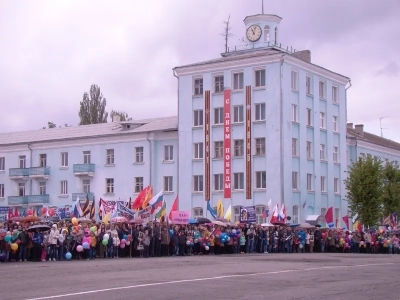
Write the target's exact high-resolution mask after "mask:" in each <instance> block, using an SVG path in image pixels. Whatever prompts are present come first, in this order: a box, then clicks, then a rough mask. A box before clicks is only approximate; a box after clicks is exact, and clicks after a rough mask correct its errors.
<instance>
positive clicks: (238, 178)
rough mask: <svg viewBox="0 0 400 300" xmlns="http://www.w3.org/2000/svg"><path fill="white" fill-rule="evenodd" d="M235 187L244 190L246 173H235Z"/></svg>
mask: <svg viewBox="0 0 400 300" xmlns="http://www.w3.org/2000/svg"><path fill="white" fill-rule="evenodd" d="M233 189H234V190H244V173H233Z"/></svg>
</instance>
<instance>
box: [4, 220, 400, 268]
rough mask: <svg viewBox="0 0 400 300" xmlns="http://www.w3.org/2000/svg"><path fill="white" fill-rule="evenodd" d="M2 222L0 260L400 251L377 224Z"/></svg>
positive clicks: (392, 234) (396, 240)
mask: <svg viewBox="0 0 400 300" xmlns="http://www.w3.org/2000/svg"><path fill="white" fill-rule="evenodd" d="M48 225H49V226H46V225H44V224H42V223H32V222H29V223H18V222H10V223H4V224H0V261H1V262H7V261H8V262H17V261H20V262H24V261H33V262H45V261H57V260H70V259H75V260H83V259H85V260H91V259H116V258H121V257H144V258H148V257H165V256H186V255H223V254H252V253H309V252H337V253H380V254H400V251H399V234H398V232H395V231H389V230H386V229H381V230H378V231H375V230H371V231H369V230H368V231H365V232H359V231H358V230H355V231H354V232H351V231H349V230H343V229H335V228H332V229H328V228H302V227H295V228H292V227H290V226H284V225H283V226H282V225H280V226H272V227H262V226H261V225H257V224H232V223H229V224H220V225H215V224H202V225H199V224H190V225H189V224H188V225H174V224H168V223H160V222H148V223H147V224H146V225H144V224H129V223H122V224H114V223H111V224H104V223H97V224H96V223H88V222H77V221H76V220H75V221H73V222H71V221H61V222H58V223H54V224H48Z"/></svg>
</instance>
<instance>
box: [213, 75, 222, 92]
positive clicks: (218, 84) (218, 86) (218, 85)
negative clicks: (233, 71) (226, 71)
mask: <svg viewBox="0 0 400 300" xmlns="http://www.w3.org/2000/svg"><path fill="white" fill-rule="evenodd" d="M223 91H224V76H223V75H218V76H215V77H214V93H222V92H223Z"/></svg>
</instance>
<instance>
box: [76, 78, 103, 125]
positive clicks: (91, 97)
mask: <svg viewBox="0 0 400 300" xmlns="http://www.w3.org/2000/svg"><path fill="white" fill-rule="evenodd" d="M106 105H107V101H106V98H103V94H102V93H101V92H100V87H98V86H97V85H95V84H92V85H91V86H90V91H89V93H86V92H85V93H84V94H83V100H82V101H81V102H80V109H79V118H80V119H81V121H80V122H79V125H88V124H99V123H107V117H108V113H107V112H106Z"/></svg>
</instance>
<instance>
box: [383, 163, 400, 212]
mask: <svg viewBox="0 0 400 300" xmlns="http://www.w3.org/2000/svg"><path fill="white" fill-rule="evenodd" d="M383 178H384V185H383V194H382V204H383V216H384V217H387V216H389V215H390V214H391V213H393V212H395V211H400V170H399V168H398V167H397V166H395V165H394V163H388V164H386V166H385V167H384V168H383Z"/></svg>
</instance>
